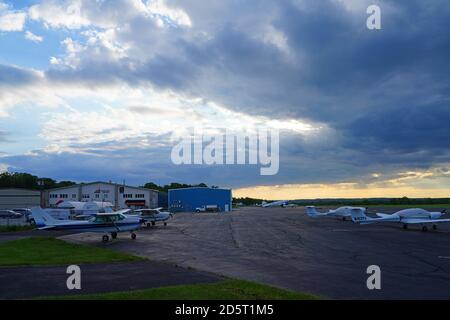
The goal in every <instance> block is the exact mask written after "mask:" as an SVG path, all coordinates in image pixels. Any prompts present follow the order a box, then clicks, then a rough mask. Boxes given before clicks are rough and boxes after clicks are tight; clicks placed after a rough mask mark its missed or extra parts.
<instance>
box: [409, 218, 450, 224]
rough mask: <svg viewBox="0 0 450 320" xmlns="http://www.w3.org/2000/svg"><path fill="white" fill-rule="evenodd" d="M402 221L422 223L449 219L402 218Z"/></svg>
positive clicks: (449, 220) (447, 220)
mask: <svg viewBox="0 0 450 320" xmlns="http://www.w3.org/2000/svg"><path fill="white" fill-rule="evenodd" d="M401 222H402V223H408V224H417V223H419V224H424V223H439V222H450V219H402V220H401Z"/></svg>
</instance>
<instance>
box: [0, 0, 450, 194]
mask: <svg viewBox="0 0 450 320" xmlns="http://www.w3.org/2000/svg"><path fill="white" fill-rule="evenodd" d="M374 3H375V4H377V5H379V6H380V7H381V10H382V29H381V30H376V31H370V30H368V29H367V28H366V18H367V14H366V8H367V6H368V5H370V4H374ZM19 13H20V14H23V15H24V16H23V21H22V25H21V27H20V28H19V29H18V30H23V24H24V21H25V17H26V13H28V16H29V19H30V20H31V21H32V22H33V23H35V24H42V25H43V26H44V28H43V29H46V30H47V31H48V32H49V34H51V35H54V34H58V39H59V40H58V41H59V43H60V47H59V48H58V50H52V51H50V52H48V63H49V67H48V68H46V69H42V68H36V69H31V68H30V67H24V66H20V65H19V66H13V65H11V64H9V65H8V64H7V61H8V57H3V59H2V61H3V65H0V117H3V118H5V117H12V116H13V115H14V110H19V109H20V108H21V107H27V108H36V113H39V114H40V115H41V118H40V119H39V124H40V126H41V128H40V130H39V131H40V134H39V137H40V139H41V141H42V143H43V144H44V145H45V146H44V147H43V148H40V149H39V150H35V149H36V148H30V150H32V149H33V150H35V151H34V152H33V153H32V154H31V155H30V156H29V157H31V159H29V158H26V159H25V158H22V157H21V155H14V156H13V155H9V158H7V159H6V158H5V159H4V161H3V160H1V161H0V162H5V163H11V164H14V166H15V167H20V168H23V169H24V170H25V169H26V168H27V167H29V168H33V169H36V168H42V166H45V162H44V160H43V159H47V160H46V161H48V163H51V162H52V161H55V163H56V162H58V163H59V164H60V166H62V167H64V170H62V169H61V172H64V171H66V172H67V171H71V170H72V171H73V170H77V169H78V162H76V161H75V160H73V161H65V162H63V161H60V160H61V159H69V158H70V157H72V158H73V159H77V157H81V158H80V159H83V160H82V161H83V162H86V163H88V164H89V165H92V166H93V167H95V168H97V161H100V160H99V159H98V158H102V159H103V161H108V164H107V165H105V166H101V170H104V173H103V174H104V177H103V179H105V177H107V176H108V175H114V173H113V170H112V169H111V168H109V167H108V165H111V166H113V167H114V164H113V163H112V162H111V163H109V159H117V158H118V159H120V161H119V162H120V163H121V165H122V166H123V167H122V168H123V169H126V170H130V171H133V172H135V171H139V170H143V171H145V172H148V174H157V175H158V177H160V179H162V180H164V179H173V180H182V179H186V180H185V181H188V180H189V179H195V178H196V177H198V176H200V177H204V179H201V180H205V181H206V180H208V179H209V180H210V181H211V182H212V183H213V184H223V183H232V185H233V186H254V185H263V184H267V185H273V184H280V185H282V184H291V185H297V184H302V185H305V184H309V183H318V184H320V183H333V184H336V186H337V185H338V184H340V183H357V184H358V185H363V184H367V185H372V186H373V187H374V188H378V187H380V186H381V185H380V184H377V185H373V183H374V182H373V181H372V180H373V179H374V175H381V176H383V179H384V180H385V181H387V180H389V181H391V180H392V179H395V178H392V179H391V178H390V177H396V176H397V175H399V174H402V173H404V172H428V170H431V171H432V172H434V171H433V170H437V169H436V168H444V169H445V168H448V167H449V164H450V148H449V147H450V143H449V141H448V139H447V138H446V137H449V136H450V127H449V126H448V121H449V120H450V112H449V110H450V106H449V103H450V76H449V75H450V60H449V59H448V56H449V54H450V38H449V37H448V35H447V31H448V29H449V26H450V22H449V21H450V20H449V18H450V9H449V6H448V4H447V2H446V1H444V0H432V1H427V2H425V1H419V0H411V1H402V2H400V1H393V0H385V1H381V0H380V1H373V0H371V1H369V0H360V1H356V0H355V1H353V0H326V1H306V0H292V1H288V0H286V1H270V0H267V1H265V0H264V1H252V2H241V1H214V2H208V3H206V2H205V1H201V0H183V1H179V0H167V1H163V0H154V1H152V0H151V1H140V0H128V1H125V0H121V1H87V0H72V1H69V0H66V1H56V0H43V1H40V2H38V3H36V4H34V5H32V6H31V7H29V8H20V9H17V8H12V7H11V6H5V5H3V9H2V7H1V6H0V19H2V18H1V17H3V16H2V15H6V14H19ZM4 25H5V26H7V25H8V24H6V23H5V24H4ZM2 26H3V24H2ZM0 28H1V27H0ZM8 28H11V26H10V27H8ZM27 29H29V28H28V24H27ZM33 32H34V30H33V29H31V28H30V30H29V31H27V32H26V33H25V35H24V36H25V38H26V39H29V40H32V41H38V42H39V41H42V37H45V38H46V42H47V35H46V34H44V33H41V32H39V31H36V34H39V35H40V34H42V35H43V36H36V35H35V34H34V33H33ZM44 45H45V43H42V45H40V46H39V47H41V46H44ZM0 55H1V53H0ZM38 110H39V111H38ZM243 124H246V125H251V126H257V125H261V124H265V125H268V126H269V127H271V128H278V129H281V130H282V134H281V146H280V156H281V159H280V161H281V162H280V172H279V174H278V175H277V176H274V177H260V176H258V174H257V172H258V170H257V168H253V167H250V168H246V167H234V166H231V167H210V168H198V170H199V171H198V170H197V168H196V169H192V168H191V167H185V168H182V167H175V168H174V167H172V166H171V164H170V163H169V159H168V154H169V153H170V139H169V137H170V135H171V134H173V133H174V132H182V131H183V130H184V129H186V128H189V127H195V126H200V125H201V126H204V127H206V128H208V129H211V130H214V128H216V129H217V128H233V129H235V130H237V129H239V127H240V126H242V125H243ZM14 138H16V137H14ZM147 152H148V153H149V154H147ZM124 153H126V154H127V156H124V155H123V154H124ZM155 154H158V155H159V156H158V157H154V155H155ZM105 155H107V158H108V160H105V159H104V158H105ZM144 155H146V156H151V157H153V160H152V161H149V160H147V158H145V159H144V157H145V156H144ZM90 157H91V158H90ZM164 157H166V158H165V159H164V160H162V159H163V158H164ZM135 159H140V160H142V162H141V163H140V162H138V161H137V160H135ZM154 159H158V161H156V160H154ZM116 162H117V161H116ZM131 163H132V165H131ZM16 164H17V165H16ZM48 166H50V164H49V165H48ZM149 166H152V167H153V168H159V169H161V170H165V169H164V168H170V169H168V170H169V171H170V172H171V173H170V174H167V175H162V174H160V173H155V172H156V171H152V170H151V169H147V168H148V167H149ZM132 167H133V168H134V167H136V168H139V169H136V170H135V169H131V168H132ZM144 168H145V170H144ZM41 170H44V169H41ZM91 171H94V169H92V170H91ZM150 171H151V172H150ZM98 172H99V171H98ZM89 174H91V172H89ZM89 174H88V173H85V174H82V176H83V177H89V179H90V177H91V176H90V175H89ZM92 174H93V173H92ZM175 174H177V175H176V176H175ZM387 176H389V178H387ZM444 177H447V178H448V175H444ZM136 179H137V180H139V178H136ZM141 179H142V180H145V179H144V178H141ZM422 179H424V177H422V176H420V175H419V176H414V179H413V180H417V181H419V180H422ZM427 179H428V178H427ZM428 180H429V179H428ZM428 180H427V181H428ZM431 180H432V179H431ZM431 180H429V181H431ZM214 181H216V182H214ZM407 181H408V183H410V184H411V183H412V182H410V180H407ZM433 181H435V182H434V183H438V184H445V183H447V187H448V182H445V179H440V180H433ZM164 182H170V181H164ZM388 185H389V186H388ZM388 185H387V187H393V184H388ZM397 187H398V186H397ZM402 187H404V186H402ZM336 188H337V187H336ZM380 188H381V187H380Z"/></svg>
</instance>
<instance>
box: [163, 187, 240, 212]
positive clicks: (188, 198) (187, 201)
mask: <svg viewBox="0 0 450 320" xmlns="http://www.w3.org/2000/svg"><path fill="white" fill-rule="evenodd" d="M231 203H232V195H231V189H220V188H204V187H192V188H183V189H170V190H169V195H168V204H169V210H170V211H171V212H194V211H195V209H196V208H199V207H203V206H214V205H217V206H218V207H219V208H220V211H222V212H224V211H231V209H232V206H231Z"/></svg>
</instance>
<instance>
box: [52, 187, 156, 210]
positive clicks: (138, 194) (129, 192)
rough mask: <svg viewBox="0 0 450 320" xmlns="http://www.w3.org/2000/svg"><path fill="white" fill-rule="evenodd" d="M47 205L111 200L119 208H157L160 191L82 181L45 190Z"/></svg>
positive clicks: (54, 205)
mask: <svg viewBox="0 0 450 320" xmlns="http://www.w3.org/2000/svg"><path fill="white" fill-rule="evenodd" d="M44 197H45V200H46V206H47V207H56V206H57V205H58V204H60V203H61V202H63V201H85V202H88V201H96V202H110V203H112V204H113V207H114V208H116V209H119V208H131V209H137V208H156V207H157V206H158V191H156V190H152V189H146V188H139V187H131V186H126V185H123V184H117V183H110V182H101V181H99V182H92V183H82V184H77V185H73V186H68V187H61V188H56V189H50V190H46V191H45V195H44Z"/></svg>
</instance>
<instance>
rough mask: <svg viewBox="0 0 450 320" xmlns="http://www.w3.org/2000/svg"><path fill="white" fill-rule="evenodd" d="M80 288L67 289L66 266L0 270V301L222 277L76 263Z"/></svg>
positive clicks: (154, 266) (140, 265) (158, 266)
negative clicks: (79, 271) (78, 269)
mask: <svg viewBox="0 0 450 320" xmlns="http://www.w3.org/2000/svg"><path fill="white" fill-rule="evenodd" d="M79 267H80V269H81V289H80V290H78V289H72V290H69V289H68V288H67V285H66V281H67V279H68V277H69V276H70V274H67V273H66V271H67V266H30V267H0V299H28V298H36V297H48V296H60V295H75V294H89V293H102V292H113V291H129V290H140V289H148V288H156V287H165V286H173V285H183V284H199V283H212V282H217V281H219V280H223V279H222V278H220V277H218V276H216V275H214V274H209V273H206V272H199V271H196V270H188V269H185V268H177V267H176V266H173V265H168V264H165V263H158V262H153V261H137V262H114V263H100V264H80V265H79Z"/></svg>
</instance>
